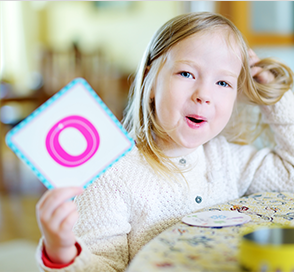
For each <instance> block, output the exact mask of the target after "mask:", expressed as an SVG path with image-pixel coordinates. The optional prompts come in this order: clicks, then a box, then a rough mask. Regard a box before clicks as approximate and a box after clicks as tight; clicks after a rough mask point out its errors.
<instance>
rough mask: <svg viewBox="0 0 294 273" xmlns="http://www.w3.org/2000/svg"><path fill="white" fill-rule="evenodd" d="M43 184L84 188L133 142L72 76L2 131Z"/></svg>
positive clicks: (98, 102)
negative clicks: (23, 118)
mask: <svg viewBox="0 0 294 273" xmlns="http://www.w3.org/2000/svg"><path fill="white" fill-rule="evenodd" d="M6 143H7V145H8V146H9V147H10V148H11V149H12V150H13V151H14V152H15V153H16V155H17V156H18V157H19V158H20V159H21V160H23V161H24V162H25V163H26V164H27V165H28V166H29V167H30V168H31V170H32V171H33V172H34V173H35V174H36V175H37V177H38V178H39V180H40V181H41V182H42V183H43V184H44V185H45V186H46V187H47V188H48V189H52V188H59V187H66V186H83V187H84V188H86V187H87V186H88V185H89V184H91V183H92V182H93V181H94V180H95V179H96V178H98V177H99V176H100V175H101V174H102V173H104V172H105V171H106V170H107V169H108V168H109V167H110V166H112V165H113V164H114V163H115V162H116V161H118V160H119V159H120V158H121V157H122V156H124V155H126V154H127V153H128V152H129V151H130V150H131V149H132V148H133V146H134V141H133V140H132V139H131V138H130V136H129V135H128V133H127V132H126V130H125V129H124V128H123V127H122V125H121V124H120V123H119V121H118V120H117V119H116V117H115V116H114V115H113V114H112V113H111V111H110V110H109V109H108V108H107V106H106V105H105V104H104V103H103V102H102V100H101V99H100V98H99V97H98V95H97V94H96V93H95V91H94V90H93V89H92V88H91V87H90V85H89V84H88V83H87V82H86V81H85V80H84V79H82V78H77V79H75V80H73V81H72V82H71V83H69V84H68V85H67V86H65V87H64V88H63V89H62V90H60V91H59V92H58V93H56V94H55V95H54V96H53V97H52V98H50V99H49V100H48V101H46V102H45V103H44V104H43V105H41V106H40V107H39V108H38V109H37V110H35V111H34V112H33V113H32V114H31V115H29V116H28V117H27V118H26V119H25V120H23V121H22V122H21V123H19V124H18V125H17V126H15V127H14V128H13V129H11V130H10V131H9V132H8V134H7V135H6Z"/></svg>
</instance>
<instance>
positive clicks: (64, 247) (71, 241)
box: [36, 187, 83, 264]
mask: <svg viewBox="0 0 294 273" xmlns="http://www.w3.org/2000/svg"><path fill="white" fill-rule="evenodd" d="M82 192H83V189H82V188H80V187H66V188H58V189H54V190H49V191H47V192H45V194H44V195H43V196H42V197H41V199H40V201H39V202H38V204H37V206H36V215H37V221H38V225H39V228H40V230H41V232H42V234H43V236H44V244H45V249H46V252H47V254H48V256H49V258H50V260H51V261H52V262H53V263H57V264H66V263H69V262H71V261H72V260H73V259H74V258H75V257H76V255H77V249H76V247H75V243H76V239H75V235H74V233H73V231H72V228H73V226H74V224H75V223H76V221H77V219H78V211H77V208H76V204H75V203H74V202H72V201H70V200H69V199H70V198H72V197H73V196H76V195H79V194H81V193H82Z"/></svg>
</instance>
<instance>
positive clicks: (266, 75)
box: [248, 49, 275, 84]
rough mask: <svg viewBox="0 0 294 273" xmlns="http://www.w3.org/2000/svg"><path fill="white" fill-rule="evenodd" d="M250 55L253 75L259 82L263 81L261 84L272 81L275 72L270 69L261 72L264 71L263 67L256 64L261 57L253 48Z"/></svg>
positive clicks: (249, 51) (249, 52)
mask: <svg viewBox="0 0 294 273" xmlns="http://www.w3.org/2000/svg"><path fill="white" fill-rule="evenodd" d="M248 55H249V65H250V68H251V76H252V77H253V78H254V79H255V80H256V81H257V82H258V83H261V84H268V83H271V82H272V81H273V80H274V79H275V76H274V74H273V73H271V72H270V71H263V72H261V73H259V72H260V71H262V68H261V67H258V66H255V64H256V63H258V62H259V61H260V59H259V58H258V56H257V55H256V54H255V52H254V51H253V50H252V49H249V50H248Z"/></svg>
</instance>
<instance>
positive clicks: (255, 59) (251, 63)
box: [248, 48, 260, 67]
mask: <svg viewBox="0 0 294 273" xmlns="http://www.w3.org/2000/svg"><path fill="white" fill-rule="evenodd" d="M248 55H249V66H250V67H252V66H254V65H255V64H256V63H258V62H259V61H260V59H259V57H258V56H257V55H256V53H255V52H254V51H253V50H252V49H251V48H250V49H248Z"/></svg>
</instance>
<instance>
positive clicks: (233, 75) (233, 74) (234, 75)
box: [175, 60, 239, 79]
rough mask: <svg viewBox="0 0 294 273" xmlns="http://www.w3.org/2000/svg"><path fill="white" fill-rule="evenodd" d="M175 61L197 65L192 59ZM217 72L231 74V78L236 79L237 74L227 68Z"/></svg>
mask: <svg viewBox="0 0 294 273" xmlns="http://www.w3.org/2000/svg"><path fill="white" fill-rule="evenodd" d="M175 63H184V64H188V65H190V66H194V67H197V64H196V63H195V62H193V61H189V60H178V61H175ZM218 72H220V73H222V74H226V75H228V76H231V77H233V78H237V79H238V77H239V76H238V75H236V74H235V73H233V72H231V71H229V70H225V69H221V70H219V71H218Z"/></svg>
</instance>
